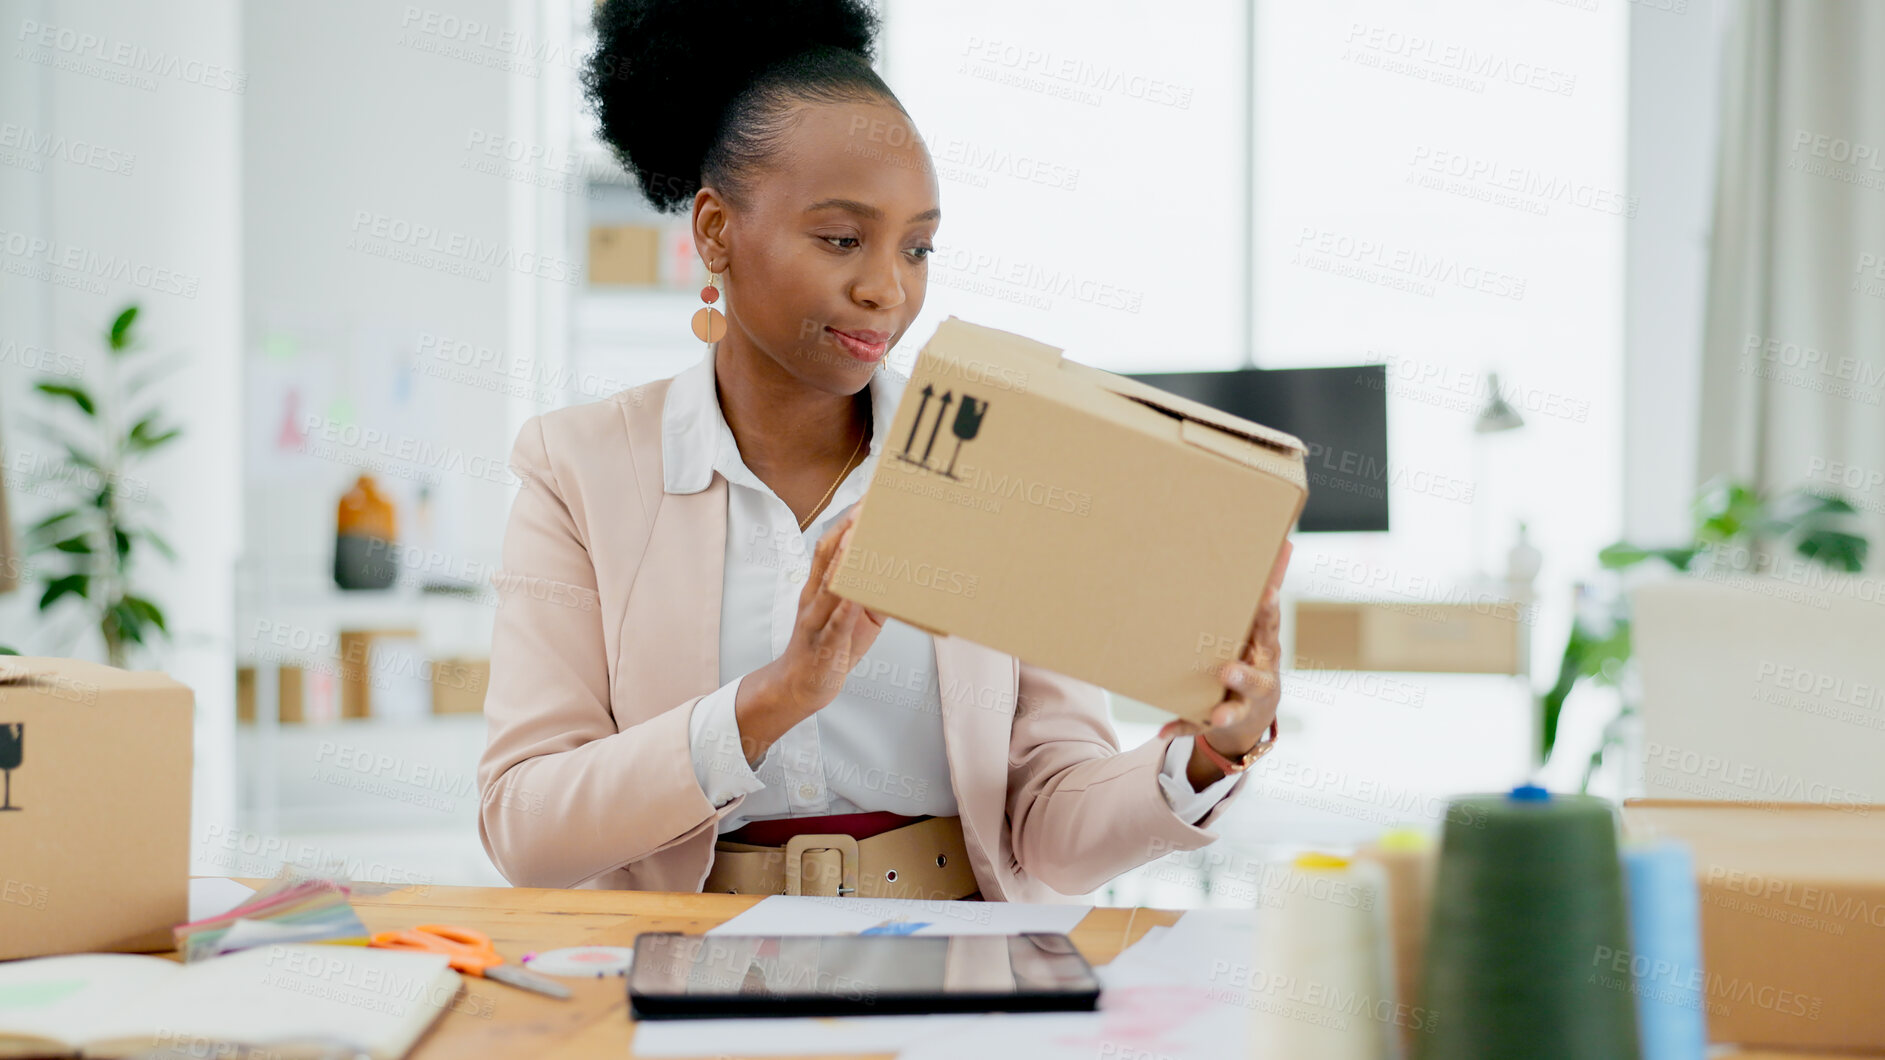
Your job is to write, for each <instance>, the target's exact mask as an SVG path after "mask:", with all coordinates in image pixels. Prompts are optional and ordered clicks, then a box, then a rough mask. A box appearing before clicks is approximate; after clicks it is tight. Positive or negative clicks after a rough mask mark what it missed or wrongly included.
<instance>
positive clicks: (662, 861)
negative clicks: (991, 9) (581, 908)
mask: <svg viewBox="0 0 1885 1060" xmlns="http://www.w3.org/2000/svg"><path fill="white" fill-rule="evenodd" d="M597 26H598V30H599V45H598V48H597V51H596V54H595V57H594V59H593V60H592V65H591V67H590V68H589V70H588V71H587V73H586V77H585V82H586V84H587V85H588V87H589V90H590V96H591V98H592V100H593V101H594V102H595V104H596V106H597V111H598V114H599V117H600V119H601V126H602V131H603V134H604V135H605V137H606V138H607V139H608V140H609V142H610V143H611V144H612V145H613V147H614V149H615V150H616V152H617V153H618V154H619V155H620V157H621V158H622V160H623V162H624V163H625V164H626V165H627V166H628V167H629V169H630V170H632V171H633V172H634V173H635V175H636V176H637V177H638V178H639V180H640V183H641V187H642V190H643V192H644V194H646V195H647V197H648V198H649V200H650V201H651V202H652V203H653V204H654V205H655V206H656V207H657V208H659V209H661V210H664V211H670V212H672V211H678V210H681V209H691V210H692V218H693V232H694V242H695V247H696V249H697V250H698V251H699V253H700V255H701V258H702V260H703V262H704V263H705V264H706V266H707V268H708V270H709V271H710V272H711V273H713V274H724V277H725V290H726V301H725V303H724V304H723V308H724V309H725V314H726V319H725V321H724V324H725V331H724V335H723V336H719V337H718V341H716V342H713V343H712V344H711V345H710V346H709V348H708V350H707V353H706V355H705V356H704V357H703V358H702V360H701V362H700V363H699V364H698V365H696V366H695V367H694V368H691V369H689V370H687V371H685V372H682V373H681V374H679V375H677V376H675V377H673V378H671V379H664V380H661V381H659V382H656V383H652V384H648V385H646V386H642V387H636V388H633V389H631V390H628V391H625V392H623V393H620V394H617V395H615V396H614V397H612V398H610V399H607V400H604V401H598V402H592V403H590V404H586V405H580V406H576V407H573V408H566V409H561V410H558V411H555V412H550V413H546V414H544V415H541V416H537V417H533V418H532V419H531V420H530V421H528V422H527V423H526V424H525V425H524V427H523V430H522V432H521V433H520V434H519V436H518V439H517V443H516V446H515V449H514V450H513V452H512V456H511V460H512V466H513V467H514V468H515V469H516V470H517V472H518V474H519V475H520V477H521V478H522V479H523V481H524V488H523V489H522V490H521V491H520V492H519V494H518V496H517V499H516V501H515V503H514V505H513V507H512V510H511V514H510V522H509V526H508V528H507V530H506V534H505V540H504V551H503V573H502V574H500V575H499V576H498V577H497V578H496V579H494V581H495V582H496V584H497V586H498V589H499V593H500V600H501V604H500V607H499V609H498V614H497V621H496V629H495V633H494V638H493V644H492V653H491V654H492V658H491V684H490V689H489V692H488V695H487V698H486V701H485V713H486V716H487V718H488V722H489V745H488V747H487V748H486V751H485V754H484V756H483V758H482V760H481V762H480V764H479V770H478V779H479V788H480V792H481V796H482V813H481V820H480V832H481V834H482V836H483V839H484V844H485V849H486V850H487V851H488V852H489V853H490V855H491V858H492V860H493V862H495V863H496V864H497V866H498V868H499V869H500V870H502V871H503V872H504V874H505V875H506V876H507V877H508V878H509V879H510V880H511V881H512V882H513V883H516V884H519V885H528V886H548V887H605V888H635V889H643V890H668V891H699V890H702V889H705V890H710V891H735V892H741V893H780V892H785V893H806V894H812V893H821V894H861V895H867V896H868V895H876V896H887V897H911V898H928V899H957V898H969V897H980V898H984V899H990V900H1027V901H1051V900H1054V899H1055V898H1056V897H1059V896H1064V895H1078V894H1084V893H1086V892H1088V891H1091V890H1093V889H1094V888H1096V887H1098V886H1099V885H1100V884H1102V883H1104V882H1106V881H1107V880H1108V879H1111V878H1112V877H1113V876H1115V875H1117V874H1118V873H1120V872H1122V871H1124V870H1126V869H1129V868H1131V867H1133V866H1135V865H1139V864H1143V863H1144V862H1146V861H1150V860H1152V859H1154V858H1157V857H1159V856H1160V855H1162V854H1164V853H1167V852H1170V851H1173V850H1190V849H1194V848H1196V847H1199V846H1203V845H1204V844H1206V843H1208V842H1210V841H1211V840H1212V839H1214V838H1215V836H1214V835H1213V834H1212V833H1211V832H1210V831H1207V830H1206V828H1207V826H1208V825H1209V824H1211V822H1212V821H1214V820H1215V819H1216V818H1217V816H1218V815H1219V814H1221V813H1222V812H1223V810H1224V807H1225V806H1226V804H1227V801H1228V799H1229V798H1230V796H1232V795H1234V794H1235V793H1236V792H1237V791H1238V790H1239V789H1240V788H1241V786H1242V767H1243V766H1247V765H1248V762H1249V760H1250V757H1249V756H1254V754H1257V753H1260V751H1261V750H1267V747H1268V741H1266V740H1264V735H1265V733H1266V732H1267V733H1269V734H1270V735H1271V736H1274V728H1273V725H1272V722H1273V719H1274V717H1275V713H1276V704H1277V698H1278V681H1277V671H1276V666H1277V661H1276V660H1277V654H1278V651H1277V644H1276V628H1277V606H1276V601H1275V584H1276V582H1277V581H1278V580H1280V578H1281V574H1282V568H1283V565H1284V563H1285V562H1286V560H1287V552H1285V554H1284V558H1283V559H1279V561H1278V564H1277V569H1276V571H1275V573H1274V575H1273V580H1272V586H1271V591H1270V593H1269V594H1268V595H1267V596H1266V598H1265V601H1264V605H1263V609H1262V611H1261V614H1260V615H1259V616H1258V618H1257V620H1256V622H1255V623H1254V625H1253V628H1252V632H1251V637H1250V640H1249V642H1248V643H1247V644H1246V645H1245V652H1244V655H1243V658H1242V659H1241V660H1239V661H1234V662H1232V663H1230V664H1228V665H1227V666H1226V667H1225V669H1224V672H1223V679H1224V683H1225V687H1226V693H1225V696H1224V699H1223V701H1222V702H1221V703H1220V704H1219V705H1218V706H1217V707H1216V708H1215V709H1214V710H1213V712H1212V714H1211V717H1210V725H1209V727H1208V728H1206V727H1201V726H1198V725H1195V724H1191V723H1184V722H1180V723H1174V724H1173V725H1170V726H1167V727H1166V730H1165V731H1163V732H1161V733H1160V736H1159V738H1158V739H1156V740H1154V741H1152V742H1150V743H1148V744H1147V745H1145V746H1143V747H1140V748H1137V749H1135V750H1132V751H1129V752H1125V753H1120V751H1119V746H1118V740H1117V738H1116V737H1115V735H1114V733H1113V730H1112V727H1111V725H1110V723H1109V722H1108V719H1107V714H1106V706H1105V701H1104V698H1103V694H1102V693H1101V691H1100V690H1099V689H1098V688H1095V687H1093V686H1092V685H1089V684H1085V683H1082V682H1079V681H1075V680H1072V679H1070V678H1067V677H1065V676H1062V675H1059V674H1054V673H1049V672H1047V671H1044V670H1041V669H1038V668H1036V667H1033V666H1030V665H1027V664H1026V663H1021V662H1018V661H1017V660H1015V659H1014V658H1012V657H1010V656H1007V655H1003V654H1001V653H999V652H995V651H992V650H990V649H987V648H984V647H981V646H979V645H975V644H970V643H967V642H965V641H962V640H960V639H958V638H954V637H948V638H942V639H940V640H938V639H935V638H932V637H930V636H929V635H927V634H925V633H923V632H921V631H919V630H916V629H914V628H912V627H910V626H907V625H904V624H902V623H899V622H897V621H895V620H892V619H889V618H887V617H886V616H883V615H879V614H876V613H874V612H872V611H870V610H867V609H865V608H863V607H862V606H860V605H858V604H855V603H853V602H850V601H845V600H840V599H839V598H838V597H837V596H835V595H834V594H832V593H831V592H830V591H829V590H828V588H827V584H826V579H827V576H828V574H829V572H830V571H831V570H832V569H833V567H834V566H837V565H838V564H839V563H841V562H842V560H841V550H842V548H843V546H844V541H845V536H846V532H847V531H848V529H849V528H850V526H851V525H852V522H853V520H854V518H855V516H856V514H857V502H858V500H859V499H860V497H861V496H862V494H863V492H864V487H865V485H866V484H867V483H868V481H869V479H870V476H871V472H872V471H873V469H874V468H875V465H876V460H877V457H878V454H879V452H880V450H881V449H882V443H883V441H884V438H883V435H884V433H885V432H886V431H887V430H888V427H889V424H890V420H891V416H892V413H893V412H894V410H895V408H896V405H897V399H898V396H899V394H900V392H901V389H902V383H903V381H904V380H903V377H901V376H899V375H896V374H894V373H892V372H890V371H889V370H888V369H887V368H885V367H884V366H883V357H884V355H885V353H886V352H887V351H888V349H889V348H890V347H891V346H892V345H894V344H895V343H896V342H897V341H898V340H899V339H901V338H902V337H903V334H904V331H905V329H907V328H908V327H909V326H910V323H911V322H912V321H913V320H914V319H915V318H916V316H917V313H918V312H919V311H920V310H921V309H922V305H923V296H924V292H925V287H926V283H927V280H926V276H927V272H926V270H927V265H926V260H927V257H928V255H929V253H930V251H931V240H932V239H933V237H934V234H935V230H936V227H937V225H938V224H939V222H940V217H941V210H940V208H939V204H938V196H937V184H936V177H935V171H934V168H933V167H932V166H931V164H930V159H929V156H928V153H927V151H926V149H925V148H924V146H923V144H922V141H921V140H920V139H918V138H917V137H916V135H915V132H914V130H913V127H912V125H911V123H910V119H909V116H908V115H907V114H905V113H904V112H903V110H902V108H901V106H900V105H899V104H898V102H897V100H896V98H895V97H894V96H893V95H892V94H891V92H890V90H889V89H888V88H887V87H886V86H885V85H884V84H883V82H882V81H881V80H879V78H878V77H877V76H876V74H875V73H874V72H872V70H871V67H870V63H869V54H870V48H871V44H872V37H873V34H874V31H875V28H876V25H875V20H874V16H873V15H872V14H871V12H870V11H869V10H868V9H867V8H865V7H864V6H863V5H862V4H861V3H859V2H858V0H799V2H780V0H746V2H737V3H716V4H701V3H699V2H698V0H609V2H608V3H607V4H606V5H605V6H604V7H603V8H602V9H601V10H600V11H599V12H598V14H597ZM716 293H717V292H716ZM703 297H707V292H703ZM676 324H677V327H678V326H681V322H680V321H677V322H676ZM1233 774H1234V775H1233Z"/></svg>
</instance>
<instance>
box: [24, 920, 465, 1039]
mask: <svg viewBox="0 0 1885 1060" xmlns="http://www.w3.org/2000/svg"><path fill="white" fill-rule="evenodd" d="M457 993H458V973H457V972H454V971H452V969H451V967H450V965H449V964H447V962H446V959H445V958H444V957H443V956H439V955H435V954H429V953H410V952H402V951H398V950H378V949H368V948H366V947H363V946H258V947H256V948H255V949H250V950H243V951H241V952H239V953H232V954H230V955H228V956H226V957H216V958H213V959H211V960H206V961H198V962H197V963H195V964H178V963H177V962H175V961H170V960H165V959H164V958H162V957H139V956H134V955H130V954H114V953H81V954H76V955H73V956H70V957H40V958H36V959H33V960H25V961H11V962H8V963H4V964H0V1057H13V1056H41V1055H44V1054H46V1053H48V1052H53V1053H69V1052H71V1051H73V1050H77V1051H79V1052H81V1053H83V1054H84V1055H85V1056H97V1057H118V1056H129V1055H132V1054H134V1053H137V1052H139V1051H140V1050H143V1049H148V1048H151V1047H152V1046H163V1047H170V1048H177V1049H184V1050H189V1051H190V1052H191V1054H192V1055H216V1052H215V1050H214V1046H215V1045H216V1044H217V1043H225V1042H230V1043H240V1044H243V1045H252V1046H264V1047H267V1048H268V1051H269V1053H270V1055H273V1056H282V1057H295V1056H302V1055H308V1056H319V1055H323V1054H324V1052H325V1050H326V1049H327V1048H331V1047H332V1046H334V1045H336V1044H343V1043H344V1044H346V1045H349V1046H351V1047H353V1048H354V1049H358V1050H360V1051H363V1052H365V1053H367V1054H368V1055H370V1056H372V1057H373V1058H374V1060H399V1058H400V1057H402V1056H404V1055H405V1054H406V1051H407V1050H408V1049H411V1048H412V1045H413V1043H414V1042H416V1041H418V1039H419V1036H420V1035H421V1034H424V1033H425V1030H426V1028H427V1027H429V1026H430V1025H431V1023H432V1021H433V1020H434V1019H435V1018H437V1017H438V1015H439V1013H440V1012H442V1011H444V1010H445V1008H446V1007H447V1006H449V1005H450V1004H451V1003H452V999H453V998H454V997H455V996H456V995H457Z"/></svg>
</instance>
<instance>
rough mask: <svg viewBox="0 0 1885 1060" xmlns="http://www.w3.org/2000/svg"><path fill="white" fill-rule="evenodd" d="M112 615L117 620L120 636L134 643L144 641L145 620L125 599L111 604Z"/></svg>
mask: <svg viewBox="0 0 1885 1060" xmlns="http://www.w3.org/2000/svg"><path fill="white" fill-rule="evenodd" d="M111 617H112V618H113V619H115V620H116V622H117V625H118V636H119V637H121V638H122V639H124V640H128V641H131V642H132V643H134V644H142V643H144V620H143V618H142V617H140V616H139V615H138V613H137V612H136V611H134V610H132V609H131V607H130V606H129V605H127V604H126V603H125V602H124V601H122V600H120V601H118V602H117V603H115V604H113V605H111Z"/></svg>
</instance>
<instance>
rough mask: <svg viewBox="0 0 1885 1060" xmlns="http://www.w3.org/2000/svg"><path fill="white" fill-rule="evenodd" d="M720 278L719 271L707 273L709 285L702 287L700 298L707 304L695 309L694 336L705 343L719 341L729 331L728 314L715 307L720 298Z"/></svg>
mask: <svg viewBox="0 0 1885 1060" xmlns="http://www.w3.org/2000/svg"><path fill="white" fill-rule="evenodd" d="M719 279H720V274H719V273H717V272H708V273H707V286H705V287H702V288H701V289H700V300H701V301H703V302H705V303H707V304H706V305H705V306H702V307H701V308H699V309H696V310H694V337H695V338H697V339H699V340H700V341H702V342H705V343H715V342H719V341H720V338H721V336H723V335H725V334H726V333H727V318H726V314H725V313H722V312H720V311H719V310H718V309H715V308H714V307H713V304H714V303H715V302H718V301H719V300H720V287H719V284H718V281H719Z"/></svg>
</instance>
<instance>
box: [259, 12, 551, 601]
mask: <svg viewBox="0 0 1885 1060" xmlns="http://www.w3.org/2000/svg"><path fill="white" fill-rule="evenodd" d="M509 7H510V5H509V4H507V3H506V2H505V0H453V2H452V3H449V4H444V5H424V6H414V5H403V4H401V5H393V4H381V3H373V2H370V0H351V2H342V3H332V4H317V5H309V4H289V5H280V4H253V5H250V11H249V23H248V26H247V27H246V33H245V37H246V43H245V53H244V58H245V61H246V62H247V64H248V65H249V67H250V68H251V69H253V70H255V71H256V76H255V77H254V80H253V82H252V84H251V87H250V91H249V93H248V99H247V104H248V105H247V109H246V113H245V115H244V121H243V131H244V136H245V140H246V148H245V151H244V157H243V176H244V184H245V187H246V191H247V195H246V202H245V206H244V211H243V220H244V240H245V247H246V253H247V257H248V260H249V261H250V263H251V268H250V273H249V277H248V297H247V309H248V325H249V331H248V336H247V338H248V342H249V350H250V353H251V356H250V358H249V361H248V364H247V368H248V371H249V375H250V388H251V389H250V394H251V396H252V399H253V401H254V404H253V406H252V407H251V409H250V414H251V416H250V419H251V428H252V429H251V433H250V435H249V437H248V439H247V448H248V453H249V457H250V460H249V465H248V471H247V474H248V481H247V483H246V494H245V499H246V502H247V503H246V517H247V520H248V526H249V548H250V553H251V554H250V556H249V557H248V561H247V562H248V565H249V566H250V567H251V568H252V569H256V570H258V571H265V572H267V574H268V575H269V576H270V577H271V578H272V579H273V584H274V585H275V586H276V587H277V588H278V589H281V590H283V591H286V592H289V593H306V592H318V591H324V590H325V587H326V586H328V585H329V584H331V582H329V581H328V577H329V571H330V569H331V568H330V565H331V562H332V549H333V535H334V507H335V504H336V502H337V501H338V500H339V498H340V495H341V494H342V493H344V492H345V491H346V490H347V489H348V488H349V487H350V486H351V485H352V483H353V480H354V478H355V476H356V475H357V474H358V473H359V472H360V470H361V469H362V468H363V467H364V468H366V469H368V470H370V471H373V472H374V473H375V477H376V478H377V479H378V480H379V482H380V483H381V485H382V486H384V487H387V488H388V489H390V490H391V491H393V493H394V495H395V500H396V502H397V504H398V515H399V518H400V519H401V523H402V528H401V529H402V542H405V541H411V540H413V538H412V537H411V536H410V535H409V534H408V533H407V531H409V530H410V529H411V528H412V527H413V524H414V519H415V514H416V511H415V509H416V500H417V488H416V484H417V482H418V481H419V479H420V478H421V477H425V476H430V477H431V478H433V479H434V480H435V481H436V483H437V487H436V489H437V495H436V496H435V505H436V508H437V512H438V519H439V522H440V526H439V527H438V531H437V539H436V542H435V543H436V544H437V546H438V547H439V549H440V550H441V551H443V552H448V553H450V554H451V561H450V562H453V563H456V564H476V563H482V562H489V561H490V560H493V559H495V556H496V553H497V547H498V541H499V536H500V534H501V531H502V527H503V520H504V517H505V514H506V512H507V511H508V510H509V506H510V499H511V494H512V490H511V488H510V486H508V485H507V484H506V482H507V481H508V477H507V476H506V475H505V474H503V473H501V471H492V472H489V473H485V472H484V469H486V468H490V467H492V466H493V465H494V464H495V465H497V466H499V467H501V465H502V464H503V463H504V461H505V459H506V458H507V457H508V455H509V452H510V444H511V441H512V436H511V431H510V427H511V417H510V415H509V413H508V410H507V404H508V402H507V399H506V398H505V396H504V395H503V394H502V393H500V392H497V391H494V390H487V389H484V388H482V387H480V386H477V385H472V384H470V383H467V382H463V381H457V380H454V379H451V378H442V377H440V376H439V375H436V374H427V371H426V370H427V369H434V370H436V369H441V368H444V367H448V363H447V361H446V359H445V358H441V357H439V356H437V355H436V354H435V353H434V352H433V351H437V350H441V349H445V348H447V347H448V346H451V345H454V344H465V348H467V349H471V348H475V349H481V350H484V351H488V352H489V353H490V354H491V355H492V356H495V357H500V358H506V357H518V356H530V355H531V354H532V352H533V351H529V350H516V349H514V348H513V338H512V335H511V334H510V332H509V331H508V327H509V319H510V317H509V314H508V313H507V304H508V301H509V297H510V289H511V286H512V283H513V280H514V278H516V277H519V276H520V275H521V273H520V271H519V270H518V269H516V268H511V267H507V265H506V264H505V263H506V262H514V261H516V260H518V259H517V257H516V255H518V254H520V253H527V252H532V251H535V250H536V248H535V247H534V246H528V245H520V244H518V242H517V241H516V239H515V238H514V234H513V231H512V227H511V218H512V209H511V196H512V193H513V188H514V187H515V186H516V183H517V182H516V181H514V180H511V179H508V178H507V177H506V176H504V175H494V174H490V173H485V172H480V171H478V170H477V169H475V168H472V167H473V165H474V164H476V163H478V162H480V161H482V160H484V159H485V158H486V157H487V156H485V155H482V154H480V153H479V152H478V151H477V150H475V149H473V147H472V146H470V145H473V144H476V143H488V142H492V141H493V140H496V139H499V138H502V137H504V136H506V135H508V133H507V132H506V130H507V129H508V128H509V110H508V108H509V106H510V98H511V95H512V93H513V91H514V83H515V82H518V81H524V80H530V79H533V78H534V77H537V76H541V73H540V71H538V72H536V73H533V72H532V71H535V70H536V69H537V67H536V64H535V62H534V60H532V59H531V58H530V56H529V55H528V54H527V53H526V54H518V53H516V52H515V51H513V50H512V49H511V48H509V47H507V46H504V45H502V44H501V43H496V42H501V41H503V40H505V39H507V38H505V37H504V34H505V33H506V32H507V31H508V30H509V29H510V28H511V25H510V22H509V18H510V13H509ZM526 39H527V38H526ZM526 47H527V45H526ZM487 252H488V256H487ZM551 253H552V254H560V253H561V248H560V246H559V247H558V248H557V249H556V250H553V251H552V252H551ZM393 255H403V256H406V257H407V258H409V259H414V260H398V258H396V257H394V256H393ZM578 264H579V263H578ZM282 378H290V379H294V380H296V381H299V382H302V383H303V384H305V389H304V390H303V394H304V400H303V401H302V402H301V404H300V405H298V406H297V408H298V411H299V413H300V414H301V416H302V417H307V416H313V417H317V418H318V419H319V421H320V422H319V424H318V425H317V426H316V427H315V428H314V429H313V430H312V432H311V436H312V437H313V438H314V439H315V440H316V441H317V442H325V443H326V444H325V446H324V447H321V449H320V452H318V453H317V454H316V455H315V456H313V457H310V458H302V459H297V458H294V457H292V456H291V455H288V454H285V453H280V452H276V453H275V454H274V455H273V456H271V455H269V454H270V450H271V447H272V445H273V443H274V441H275V438H276V436H277V434H278V433H279V430H278V429H279V428H280V427H281V425H282V422H283V419H284V417H286V418H288V419H290V420H293V419H294V418H295V417H294V415H293V414H291V413H288V412H287V411H286V408H285V406H284V405H283V404H282V403H281V401H280V399H281V391H280V390H278V389H277V388H276V387H275V385H274V384H275V383H276V382H278V381H279V380H281V379H282ZM401 395H404V398H403V400H402V399H401ZM329 427H331V428H332V430H331V431H329V430H328V428H329ZM354 427H357V428H359V429H360V430H362V431H365V430H377V431H380V432H381V433H382V436H383V438H384V439H385V440H384V441H382V442H377V443H373V442H366V441H358V442H355V441H354V439H355V435H354V434H352V433H351V428H354ZM421 445H423V446H424V447H425V451H424V453H423V454H422V455H419V456H418V457H416V458H412V457H411V456H410V454H412V453H415V452H417V451H418V449H419V447H420V446H421Z"/></svg>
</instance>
